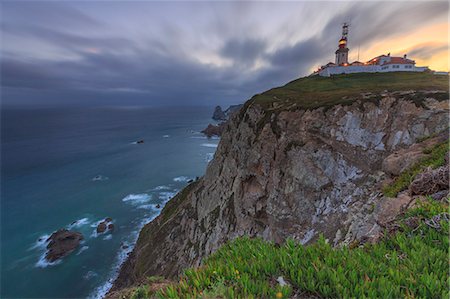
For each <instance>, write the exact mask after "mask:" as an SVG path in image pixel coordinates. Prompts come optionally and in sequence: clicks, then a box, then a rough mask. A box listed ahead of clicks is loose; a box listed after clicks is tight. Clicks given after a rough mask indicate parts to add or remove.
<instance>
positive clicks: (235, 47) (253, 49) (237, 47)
mask: <svg viewBox="0 0 450 299" xmlns="http://www.w3.org/2000/svg"><path fill="white" fill-rule="evenodd" d="M266 47H267V44H266V42H265V41H263V40H261V39H252V38H249V39H230V40H228V41H227V42H226V43H225V45H224V47H223V48H222V49H221V50H220V54H221V55H222V56H223V57H226V58H231V59H232V60H233V61H234V62H235V63H236V64H239V65H241V66H245V67H249V66H250V67H251V66H253V65H254V64H255V61H256V59H258V58H260V57H261V56H262V54H263V53H264V51H266Z"/></svg>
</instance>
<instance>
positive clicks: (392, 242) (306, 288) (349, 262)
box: [135, 199, 449, 298]
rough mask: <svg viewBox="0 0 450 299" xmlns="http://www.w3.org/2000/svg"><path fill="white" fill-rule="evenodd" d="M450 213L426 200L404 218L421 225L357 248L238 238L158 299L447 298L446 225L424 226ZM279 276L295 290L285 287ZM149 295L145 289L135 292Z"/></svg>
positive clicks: (324, 242)
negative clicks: (297, 295) (294, 297)
mask: <svg viewBox="0 0 450 299" xmlns="http://www.w3.org/2000/svg"><path fill="white" fill-rule="evenodd" d="M447 210H448V205H447V204H445V203H439V202H435V201H433V200H431V199H430V200H427V201H425V202H423V203H421V204H420V205H419V207H417V208H415V209H412V210H410V211H409V212H408V213H407V214H406V215H405V219H410V217H415V218H416V219H418V221H419V224H418V225H419V226H418V227H415V228H409V227H408V226H406V225H401V227H402V228H403V229H401V230H400V231H399V232H397V233H395V234H392V235H387V236H386V237H385V239H384V240H382V241H381V242H379V243H377V244H365V245H361V246H355V248H353V249H350V248H349V247H343V248H339V249H334V248H332V247H331V246H330V245H329V244H328V243H327V242H326V240H325V239H324V238H323V237H321V238H320V239H319V240H318V242H317V243H315V244H313V245H310V246H302V245H299V244H297V242H295V241H293V240H288V241H287V242H286V243H285V244H284V245H282V246H277V245H275V244H273V243H268V242H265V241H263V240H261V239H250V238H246V237H244V238H239V239H237V240H235V241H233V242H230V243H228V244H226V245H224V246H223V247H222V248H221V249H220V250H219V251H217V252H216V253H215V254H213V255H212V256H211V257H210V258H208V259H207V260H206V261H205V263H204V265H203V266H202V267H200V268H198V269H189V270H186V271H185V274H184V275H183V276H182V277H181V279H180V281H179V282H178V283H176V284H173V285H170V286H168V287H167V288H165V289H162V290H160V291H158V292H157V297H159V298H287V297H289V296H290V295H292V294H293V293H294V292H297V293H298V292H302V293H307V294H313V295H316V296H320V297H331V298H350V297H353V298H405V297H408V298H415V297H421V298H448V295H449V292H448V281H449V276H448V248H449V237H448V232H449V226H448V222H447V221H441V222H440V225H441V229H435V228H431V227H429V226H427V225H426V224H425V222H424V221H423V220H425V219H428V218H431V217H432V216H434V215H437V214H439V213H442V212H446V211H447ZM405 219H404V220H400V224H402V223H403V222H402V221H405ZM278 276H282V277H283V278H284V279H285V280H286V281H288V282H289V285H288V286H284V287H281V286H280V285H279V284H278V283H277V282H276V281H275V279H276V278H277V277H278ZM143 292H144V293H145V289H144V290H142V287H141V288H140V289H138V290H136V291H135V294H138V293H139V294H143ZM146 296H147V295H144V296H143V297H138V298H147V297H146Z"/></svg>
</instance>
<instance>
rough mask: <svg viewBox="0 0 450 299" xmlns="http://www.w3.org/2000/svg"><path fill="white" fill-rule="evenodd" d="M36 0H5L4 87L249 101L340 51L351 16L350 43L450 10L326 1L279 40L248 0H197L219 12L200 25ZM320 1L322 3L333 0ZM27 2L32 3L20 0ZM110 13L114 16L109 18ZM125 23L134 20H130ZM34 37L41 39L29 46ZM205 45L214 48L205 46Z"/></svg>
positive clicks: (42, 95) (99, 97) (16, 96)
mask: <svg viewBox="0 0 450 299" xmlns="http://www.w3.org/2000/svg"><path fill="white" fill-rule="evenodd" d="M30 5H31V6H26V5H25V4H20V3H19V4H11V5H9V4H8V5H7V9H6V10H5V11H4V12H3V15H5V17H4V18H3V20H2V21H1V24H2V34H4V40H3V41H4V45H5V46H2V63H1V76H2V86H3V96H4V99H6V101H9V102H10V103H14V101H17V102H20V101H51V102H52V103H54V102H57V101H60V102H65V101H67V102H71V101H72V102H76V101H88V100H89V101H91V102H95V101H101V102H102V103H103V102H104V101H111V103H115V102H120V103H122V104H123V102H127V103H133V104H134V103H135V102H138V103H149V104H155V103H156V104H180V103H183V104H200V103H207V102H211V104H213V103H217V102H230V103H236V102H242V101H244V100H245V99H247V98H249V97H250V96H251V95H253V94H254V93H257V92H261V91H263V90H265V89H268V88H270V87H273V86H275V85H280V84H283V83H285V82H287V81H290V80H292V79H295V78H297V77H299V76H303V75H306V74H308V73H309V72H310V70H311V68H313V67H315V66H318V65H320V64H324V63H327V62H328V61H330V60H331V61H333V60H334V50H335V47H336V44H337V40H338V38H339V34H340V30H341V24H342V22H344V21H350V22H351V23H352V27H351V28H350V30H351V36H350V44H351V45H352V43H353V45H356V44H357V43H358V44H364V45H370V44H371V43H374V42H378V41H379V40H380V39H383V38H386V37H389V36H395V35H399V34H402V32H410V31H411V30H414V29H416V28H419V27H420V26H422V25H423V24H425V23H427V22H432V21H433V20H435V19H437V18H441V17H443V16H445V15H446V13H447V12H448V3H444V2H431V3H425V2H408V3H406V2H394V3H388V2H376V3H375V2H370V3H344V4H342V3H340V2H339V3H337V4H335V5H336V12H334V11H333V10H332V9H331V10H330V9H328V10H327V11H328V15H329V16H328V17H327V18H326V19H327V20H328V21H326V22H324V24H323V25H322V26H321V27H318V28H311V32H312V33H313V34H310V35H309V36H308V37H306V38H303V39H299V40H297V41H296V42H295V41H294V42H292V41H279V40H278V41H277V43H276V44H274V42H273V41H272V39H274V40H276V38H277V36H268V35H266V36H264V35H263V34H256V33H258V32H259V29H258V26H257V24H260V25H261V26H263V25H264V21H260V20H259V19H258V18H259V17H261V16H260V15H257V16H256V17H253V18H250V17H247V16H250V15H251V14H252V11H253V10H255V9H256V8H258V7H259V6H256V5H255V4H254V3H250V2H245V3H236V4H235V3H218V4H217V5H216V4H212V3H204V4H202V3H197V2H195V3H194V4H193V5H195V8H196V9H200V8H203V9H209V10H208V11H210V12H212V14H213V18H212V19H211V20H210V21H209V22H205V23H200V22H199V23H198V24H197V23H196V22H197V21H196V20H195V18H194V17H193V18H192V20H191V21H189V20H188V22H192V24H197V27H195V26H193V27H188V26H186V23H182V22H181V21H179V20H171V19H170V18H168V17H166V19H164V20H163V21H161V22H158V23H155V24H153V26H149V25H148V24H147V23H144V21H141V22H142V23H139V22H137V21H136V24H139V25H142V26H137V25H136V24H135V20H134V19H133V14H132V13H131V12H127V11H126V10H124V11H123V15H121V16H128V17H129V18H123V19H122V20H121V22H120V20H117V19H115V18H112V17H111V16H110V15H106V16H103V19H101V18H94V17H92V16H94V15H95V13H96V12H97V13H98V11H97V10H94V9H93V10H92V11H91V10H89V14H87V13H85V12H84V11H83V12H82V11H81V10H79V9H75V8H73V7H70V6H65V5H63V4H59V3H53V2H51V3H50V2H49V3H47V4H45V5H43V6H40V5H35V4H30ZM86 5H87V4H86ZM104 5H107V4H104ZM115 5H119V4H115ZM120 5H123V4H120ZM139 5H144V4H142V3H141V4H139ZM145 5H149V6H151V5H152V4H151V3H148V4H145ZM164 5H165V4H164ZM164 5H163V4H158V6H164ZM265 5H269V6H270V5H273V7H277V6H282V5H283V4H282V3H269V4H265ZM295 5H298V7H299V9H301V8H302V5H305V4H304V3H299V4H296V3H289V8H291V6H292V7H294V6H295ZM323 5H324V6H323V9H325V7H326V6H327V5H331V4H330V3H324V4H323ZM24 6H25V9H23V10H20V9H19V8H21V7H24ZM130 6H131V4H130ZM101 7H102V8H106V7H105V6H101ZM124 7H125V6H124ZM218 7H220V9H218ZM98 8H99V7H97V9H98ZM171 8H173V7H171ZM338 8H339V9H338ZM33 9H36V10H35V11H33ZM104 13H105V14H107V13H108V12H104ZM320 13H322V11H320V10H317V14H320ZM236 16H237V17H236ZM275 16H276V11H275V10H273V17H275ZM182 17H183V18H182V19H184V20H185V21H186V20H187V18H188V15H186V14H185V13H183V14H182ZM282 17H283V16H282V15H281V16H278V18H282ZM105 20H107V21H108V22H112V23H114V24H116V25H114V26H113V25H107V24H106V23H105V22H106V21H105ZM295 21H298V20H295ZM258 22H260V23H258ZM283 22H285V20H283ZM298 22H300V21H298ZM112 23H111V24H112ZM127 24H134V25H136V26H134V27H132V28H127ZM255 24H256V25H255ZM304 24H305V26H306V25H307V24H308V23H307V22H305V23H304ZM109 26H111V27H109ZM112 28H114V30H113V29H112ZM198 28H201V29H202V30H203V31H199V30H198ZM280 30H282V28H281V29H280ZM142 32H143V34H142ZM255 32H256V33H255ZM138 33H141V35H138ZM143 36H144V37H143ZM33 41H35V42H36V43H35V44H33ZM5 42H6V44H5ZM30 43H31V44H32V45H35V49H27V48H26V47H28V46H29V45H30ZM208 47H209V48H208ZM443 47H444V45H436V46H432V47H430V46H425V45H421V46H419V47H417V48H415V49H414V50H412V51H410V53H409V54H410V55H411V56H417V57H420V58H422V57H427V56H430V55H433V54H434V53H437V52H439V51H442V50H444V48H443ZM203 48H207V49H206V51H204V52H205V53H206V54H205V53H203ZM387 50H388V49H387ZM53 51H54V53H55V54H53ZM213 51H214V52H215V53H214V54H215V55H216V56H217V57H218V59H221V60H223V61H222V63H216V64H215V63H209V62H205V61H203V62H202V61H201V57H202V55H203V56H207V55H208V53H210V52H213ZM24 53H32V54H36V55H25V54H24ZM38 54H39V55H38ZM199 57H200V58H199ZM212 59H214V58H212ZM206 61H207V60H206ZM230 61H231V63H229V62H230ZM258 63H259V64H258ZM33 90H34V91H35V92H34V93H33V92H32V91H33ZM21 91H22V92H21Z"/></svg>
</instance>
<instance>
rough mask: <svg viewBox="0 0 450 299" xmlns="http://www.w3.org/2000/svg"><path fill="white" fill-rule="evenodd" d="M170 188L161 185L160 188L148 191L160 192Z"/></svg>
mask: <svg viewBox="0 0 450 299" xmlns="http://www.w3.org/2000/svg"><path fill="white" fill-rule="evenodd" d="M170 189H171V188H170V187H169V186H165V185H161V186H156V187H155V188H153V189H150V191H160V190H170Z"/></svg>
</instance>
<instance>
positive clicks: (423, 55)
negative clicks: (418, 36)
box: [408, 44, 448, 59]
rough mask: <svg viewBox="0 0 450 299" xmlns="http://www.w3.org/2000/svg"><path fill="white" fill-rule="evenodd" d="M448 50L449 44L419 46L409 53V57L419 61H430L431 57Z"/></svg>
mask: <svg viewBox="0 0 450 299" xmlns="http://www.w3.org/2000/svg"><path fill="white" fill-rule="evenodd" d="M446 50H448V45H447V44H431V45H429V44H426V45H417V46H415V47H413V48H412V50H410V51H409V53H408V55H409V56H410V57H414V58H419V59H429V58H430V57H432V56H434V55H436V54H437V53H440V52H443V51H446Z"/></svg>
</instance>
